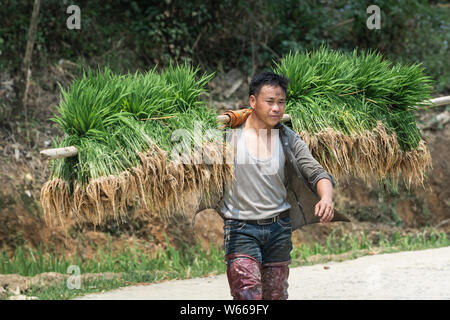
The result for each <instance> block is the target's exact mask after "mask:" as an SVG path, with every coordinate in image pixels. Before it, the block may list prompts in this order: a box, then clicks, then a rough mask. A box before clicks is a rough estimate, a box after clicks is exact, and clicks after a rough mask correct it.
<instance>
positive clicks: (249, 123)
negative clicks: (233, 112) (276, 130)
mask: <svg viewBox="0 0 450 320" xmlns="http://www.w3.org/2000/svg"><path fill="white" fill-rule="evenodd" d="M248 129H254V130H255V132H256V135H257V136H259V130H261V129H266V130H267V135H268V136H269V137H270V133H271V129H273V127H271V126H268V125H267V124H265V123H264V122H262V121H261V120H260V119H259V118H258V116H257V115H256V114H255V112H252V113H251V114H250V116H249V117H248V118H247V120H246V121H245V123H244V130H248Z"/></svg>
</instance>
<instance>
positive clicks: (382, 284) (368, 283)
mask: <svg viewBox="0 0 450 320" xmlns="http://www.w3.org/2000/svg"><path fill="white" fill-rule="evenodd" d="M324 266H328V267H329V268H324ZM289 284H290V286H289V290H288V292H289V299H291V300H305V299H306V300H311V299H313V300H315V299H350V300H353V299H374V300H375V299H450V247H445V248H438V249H427V250H421V251H408V252H399V253H390V254H378V255H373V256H365V257H361V258H358V259H354V260H348V261H344V262H336V263H335V262H330V263H326V264H317V265H313V266H304V267H297V268H292V269H291V273H290V276H289ZM77 299H83V300H86V299H87V300H116V299H120V300H126V299H134V300H161V299H162V300H171V299H181V300H185V299H186V300H218V299H220V300H223V299H225V300H226V299H231V296H230V294H229V288H228V282H227V278H226V276H225V275H220V276H214V277H208V278H196V279H189V280H175V281H167V282H162V283H157V284H151V285H145V286H133V287H126V288H122V289H118V290H114V291H110V292H106V293H101V294H90V295H87V296H84V297H79V298H77Z"/></svg>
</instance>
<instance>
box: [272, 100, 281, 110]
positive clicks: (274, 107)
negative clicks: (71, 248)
mask: <svg viewBox="0 0 450 320" xmlns="http://www.w3.org/2000/svg"><path fill="white" fill-rule="evenodd" d="M280 110H281V108H280V106H279V105H278V103H276V102H275V103H274V104H273V105H272V112H280Z"/></svg>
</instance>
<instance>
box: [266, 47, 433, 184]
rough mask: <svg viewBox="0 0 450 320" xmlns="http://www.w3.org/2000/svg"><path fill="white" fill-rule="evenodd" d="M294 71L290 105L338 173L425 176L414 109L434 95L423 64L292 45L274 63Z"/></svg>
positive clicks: (301, 130) (414, 179)
mask: <svg viewBox="0 0 450 320" xmlns="http://www.w3.org/2000/svg"><path fill="white" fill-rule="evenodd" d="M273 69H274V72H276V73H279V74H283V75H285V76H286V77H287V78H288V79H289V81H290V82H289V87H288V93H287V104H286V109H285V113H288V114H289V115H290V117H291V121H292V127H293V130H294V131H296V132H297V133H298V134H299V135H300V136H301V137H302V138H303V139H304V140H305V142H306V143H307V145H308V146H309V148H310V150H311V152H312V154H313V156H314V157H315V158H316V159H317V160H318V161H319V162H320V163H321V164H322V165H323V166H324V168H325V169H326V170H327V171H329V172H330V173H332V174H333V175H334V176H335V177H336V178H339V177H342V176H345V175H353V176H358V177H362V178H369V177H376V178H378V179H380V180H384V179H387V180H389V181H392V182H393V183H394V184H397V183H398V181H399V177H400V176H401V177H402V178H403V180H404V181H405V182H406V184H407V186H408V187H410V185H411V184H415V185H418V184H422V185H423V181H424V176H425V173H426V169H427V168H428V167H431V156H430V153H429V151H428V149H427V146H426V143H425V141H424V140H423V139H422V136H421V134H420V131H419V129H418V128H417V126H416V120H415V116H414V109H415V108H416V107H418V106H421V105H423V103H424V101H426V100H428V99H430V93H431V83H430V82H431V81H430V78H429V77H427V76H425V75H424V74H423V70H422V68H421V67H420V65H417V64H414V65H400V64H398V63H397V64H393V63H392V62H390V61H388V60H385V59H383V57H382V55H381V54H380V53H377V52H374V51H370V50H367V51H364V50H363V51H361V52H360V54H359V55H358V54H357V50H356V49H355V50H354V51H353V53H343V52H339V51H334V50H330V49H328V48H326V47H325V46H322V47H320V48H319V49H317V50H314V51H311V52H307V53H298V52H297V53H291V54H289V55H287V56H285V57H283V59H282V60H281V61H280V62H279V63H276V64H275V66H274V68H273Z"/></svg>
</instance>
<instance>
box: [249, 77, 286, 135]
mask: <svg viewBox="0 0 450 320" xmlns="http://www.w3.org/2000/svg"><path fill="white" fill-rule="evenodd" d="M250 106H251V107H252V108H253V109H254V110H253V113H256V115H257V116H258V118H259V119H260V120H261V121H262V122H263V123H264V124H266V126H267V127H269V128H273V127H274V126H275V125H276V124H277V123H278V121H280V120H281V118H282V117H283V114H284V108H285V106H286V94H285V93H284V91H283V89H282V88H281V87H280V86H272V85H264V86H262V87H261V90H260V91H259V94H258V96H257V97H255V96H254V95H251V96H250Z"/></svg>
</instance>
